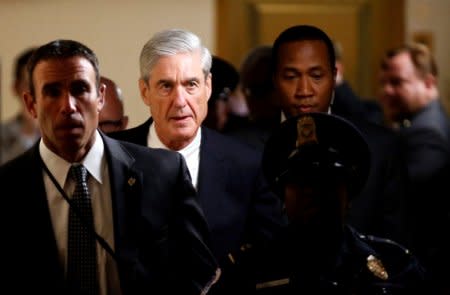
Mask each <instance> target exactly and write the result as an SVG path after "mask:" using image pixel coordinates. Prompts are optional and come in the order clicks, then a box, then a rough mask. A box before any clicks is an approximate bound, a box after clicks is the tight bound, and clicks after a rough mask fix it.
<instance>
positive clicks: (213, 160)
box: [197, 127, 229, 222]
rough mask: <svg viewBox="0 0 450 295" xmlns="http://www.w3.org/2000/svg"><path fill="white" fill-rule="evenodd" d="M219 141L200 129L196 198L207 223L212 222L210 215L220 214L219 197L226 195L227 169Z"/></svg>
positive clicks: (209, 132) (206, 130)
mask: <svg viewBox="0 0 450 295" xmlns="http://www.w3.org/2000/svg"><path fill="white" fill-rule="evenodd" d="M216 145H220V140H219V139H218V138H215V136H214V134H213V133H212V132H211V131H210V130H208V129H207V128H205V127H202V142H201V146H200V164H199V171H198V173H199V174H198V188H197V190H198V198H199V203H200V206H201V207H202V208H203V212H204V214H205V216H206V219H207V220H208V222H211V220H214V218H213V216H209V215H211V214H215V213H216V212H221V209H220V208H221V202H220V200H221V197H222V195H224V194H225V193H226V180H227V179H228V177H229V176H228V173H229V169H228V166H227V165H226V161H225V159H224V157H223V155H222V153H217V152H215V151H218V150H222V148H223V147H222V148H220V147H219V146H216Z"/></svg>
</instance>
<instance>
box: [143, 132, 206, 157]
mask: <svg viewBox="0 0 450 295" xmlns="http://www.w3.org/2000/svg"><path fill="white" fill-rule="evenodd" d="M201 138H202V128H201V127H199V128H198V130H197V134H196V135H195V138H194V140H193V141H191V143H189V144H188V145H187V146H185V147H184V148H182V149H181V150H179V151H177V152H179V153H180V154H182V155H183V156H185V157H186V156H187V155H189V154H191V153H192V152H195V151H196V150H198V148H199V147H200V142H201ZM147 145H148V146H149V147H152V148H162V149H166V150H170V149H169V148H168V147H167V146H166V145H165V144H164V143H162V142H161V140H160V139H159V137H158V135H157V134H156V129H155V124H151V125H150V130H149V132H148V137H147Z"/></svg>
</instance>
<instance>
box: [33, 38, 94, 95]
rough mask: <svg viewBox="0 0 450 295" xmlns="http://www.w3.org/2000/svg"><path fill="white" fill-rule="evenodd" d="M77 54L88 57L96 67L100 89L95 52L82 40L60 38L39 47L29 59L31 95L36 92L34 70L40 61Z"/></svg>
mask: <svg viewBox="0 0 450 295" xmlns="http://www.w3.org/2000/svg"><path fill="white" fill-rule="evenodd" d="M75 56H79V57H83V58H86V59H87V60H88V61H89V62H90V63H91V64H92V66H93V67H94V70H95V78H96V79H95V80H96V86H97V91H98V88H99V86H100V70H99V62H98V58H97V56H96V55H95V53H94V52H93V51H92V50H91V49H90V48H89V47H87V46H86V45H84V44H82V43H80V42H77V41H73V40H64V39H58V40H54V41H51V42H49V43H47V44H44V45H42V46H41V47H39V48H37V49H36V50H35V51H34V52H33V54H32V55H31V57H30V59H29V61H28V66H27V68H28V77H29V84H30V85H29V86H30V92H31V95H32V96H34V94H35V93H34V92H35V89H34V86H33V71H34V68H35V67H36V65H37V64H38V63H39V62H40V61H43V60H49V59H67V58H71V57H75Z"/></svg>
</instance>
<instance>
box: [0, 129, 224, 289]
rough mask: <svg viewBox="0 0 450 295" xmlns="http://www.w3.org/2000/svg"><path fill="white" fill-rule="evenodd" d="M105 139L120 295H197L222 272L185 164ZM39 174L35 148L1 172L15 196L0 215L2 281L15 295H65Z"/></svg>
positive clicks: (172, 156) (173, 157) (4, 185)
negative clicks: (214, 255)
mask: <svg viewBox="0 0 450 295" xmlns="http://www.w3.org/2000/svg"><path fill="white" fill-rule="evenodd" d="M102 138H103V141H104V144H105V155H106V159H107V162H108V167H109V175H110V182H111V194H112V196H111V197H112V205H113V219H114V239H115V254H116V256H117V263H118V269H119V276H120V282H121V288H122V293H123V294H143V293H146V294H168V293H167V292H169V291H174V292H176V293H175V294H200V292H201V289H204V288H207V287H208V284H210V282H211V280H212V279H213V278H214V276H215V275H216V271H217V264H216V261H215V259H214V257H213V256H212V254H211V252H210V251H209V248H208V247H207V242H208V238H209V237H208V228H207V224H206V222H205V219H204V216H203V213H202V212H201V209H200V208H199V206H198V204H197V202H196V197H195V190H194V188H193V186H192V184H191V180H190V176H189V173H188V170H187V167H186V164H185V161H184V160H183V158H182V157H181V156H180V155H179V154H177V153H174V152H170V151H166V150H159V149H148V148H143V147H141V146H138V145H134V144H130V143H127V142H120V141H116V140H113V139H110V138H108V137H105V136H104V135H102ZM42 167H43V164H42V160H41V158H40V154H39V148H38V144H36V145H35V146H34V147H33V148H31V149H30V150H28V151H27V152H26V153H25V154H23V155H22V156H20V157H18V158H16V159H14V160H13V161H11V162H9V163H6V164H5V165H3V166H1V167H0V186H1V187H2V188H3V189H4V190H6V191H10V192H11V194H10V197H9V198H7V199H6V200H5V202H3V204H2V206H1V209H0V210H1V213H0V216H1V217H0V218H1V220H2V221H1V222H0V227H1V231H0V232H2V233H3V234H4V235H5V236H4V237H7V239H6V238H5V239H2V242H1V244H2V251H1V252H0V255H1V256H0V261H1V268H2V269H3V273H4V274H5V275H4V276H2V280H4V282H5V284H6V285H9V286H10V287H11V288H12V289H10V290H13V291H12V292H13V293H17V294H25V293H26V292H25V291H26V290H27V291H29V290H32V291H33V293H42V294H67V292H66V291H65V282H64V270H63V269H62V267H61V264H60V263H59V257H58V250H57V246H56V238H55V236H54V233H53V229H52V224H51V219H50V212H49V208H48V204H47V196H46V192H45V187H44V182H43V173H44V172H43V168H42ZM130 179H135V182H134V183H133V182H130V181H129V180H130ZM2 195H4V194H2ZM5 284H3V283H2V284H1V285H2V287H3V286H4V285H5ZM177 292H178V293H177Z"/></svg>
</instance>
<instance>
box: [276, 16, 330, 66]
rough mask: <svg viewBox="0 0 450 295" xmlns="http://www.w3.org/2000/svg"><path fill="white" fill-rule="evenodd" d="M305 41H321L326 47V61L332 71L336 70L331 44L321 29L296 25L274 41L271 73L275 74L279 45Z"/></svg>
mask: <svg viewBox="0 0 450 295" xmlns="http://www.w3.org/2000/svg"><path fill="white" fill-rule="evenodd" d="M305 40H318V41H323V42H324V43H325V45H326V47H327V51H328V59H329V62H330V67H331V69H332V70H334V69H335V68H336V64H335V63H336V56H335V53H334V46H333V42H332V41H331V39H330V37H328V35H327V34H326V33H325V32H324V31H322V30H321V29H319V28H317V27H314V26H311V25H297V26H293V27H290V28H287V29H286V30H284V31H283V32H281V34H280V35H278V37H277V38H276V39H275V42H274V43H273V47H272V73H275V72H276V69H277V65H278V54H279V51H280V47H281V45H283V44H284V43H289V42H294V41H305Z"/></svg>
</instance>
